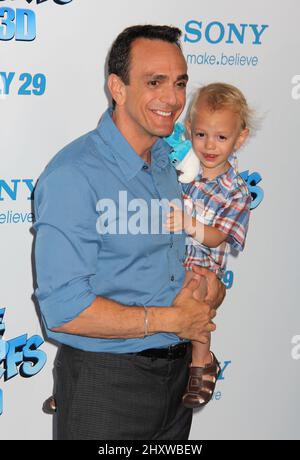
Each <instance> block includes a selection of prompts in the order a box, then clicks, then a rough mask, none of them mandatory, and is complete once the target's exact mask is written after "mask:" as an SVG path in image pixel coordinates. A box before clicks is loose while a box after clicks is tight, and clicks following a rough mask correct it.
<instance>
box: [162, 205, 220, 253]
mask: <svg viewBox="0 0 300 460" xmlns="http://www.w3.org/2000/svg"><path fill="white" fill-rule="evenodd" d="M172 207H173V209H174V211H173V212H172V213H169V214H168V216H167V221H166V224H165V228H166V229H167V230H169V231H171V232H179V231H180V230H184V231H185V232H186V233H187V234H188V235H189V236H191V237H193V238H194V239H195V240H197V241H198V242H199V243H202V244H204V245H205V246H207V247H209V248H216V247H217V246H219V245H220V244H221V243H223V241H225V240H226V238H227V236H228V235H227V234H226V233H224V232H221V231H220V230H218V229H217V228H215V227H211V226H209V225H205V224H202V222H199V221H198V220H197V219H196V217H192V216H190V215H189V214H187V213H185V212H184V211H182V210H181V209H180V208H178V207H177V206H175V205H172Z"/></svg>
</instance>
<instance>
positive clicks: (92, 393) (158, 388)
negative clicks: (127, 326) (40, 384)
mask: <svg viewBox="0 0 300 460" xmlns="http://www.w3.org/2000/svg"><path fill="white" fill-rule="evenodd" d="M190 361H191V347H189V348H188V350H187V352H186V354H185V356H184V357H181V358H177V359H174V360H168V359H165V358H157V359H153V358H150V357H145V356H139V355H135V354H113V353H92V352H85V351H81V350H77V349H74V348H71V347H68V346H65V345H63V346H62V347H61V348H60V350H59V352H58V356H57V359H56V364H55V374H56V390H55V397H56V401H57V413H56V415H55V420H54V423H56V433H57V439H59V440H71V439H72V440H187V439H188V436H189V432H190V427H191V422H192V410H191V409H186V408H185V407H184V406H183V405H182V403H181V398H182V395H183V393H184V390H185V387H186V384H187V381H188V365H189V363H190Z"/></svg>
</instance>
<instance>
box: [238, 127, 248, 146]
mask: <svg viewBox="0 0 300 460" xmlns="http://www.w3.org/2000/svg"><path fill="white" fill-rule="evenodd" d="M248 136H249V129H248V128H244V129H243V130H242V131H241V132H240V135H239V137H238V139H237V141H236V143H235V146H234V149H235V150H239V149H240V148H241V147H242V145H243V144H244V143H245V142H246V140H247V138H248Z"/></svg>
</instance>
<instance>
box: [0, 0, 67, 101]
mask: <svg viewBox="0 0 300 460" xmlns="http://www.w3.org/2000/svg"><path fill="white" fill-rule="evenodd" d="M50 1H51V2H53V3H55V4H56V5H67V4H69V3H71V2H72V0H24V5H28V4H29V5H30V6H33V5H41V4H42V3H45V2H47V3H50ZM13 6H14V0H0V41H3V42H9V41H10V40H16V41H17V42H18V41H20V42H32V41H34V40H35V39H36V30H37V18H36V13H35V11H33V10H31V9H28V8H13ZM45 91H46V75H45V74H43V73H41V72H38V73H35V74H33V73H31V72H22V73H20V74H18V73H16V72H14V71H12V70H11V69H9V70H6V69H2V68H1V67H0V100H3V99H6V98H7V96H9V95H10V94H16V95H18V96H42V95H43V94H45Z"/></svg>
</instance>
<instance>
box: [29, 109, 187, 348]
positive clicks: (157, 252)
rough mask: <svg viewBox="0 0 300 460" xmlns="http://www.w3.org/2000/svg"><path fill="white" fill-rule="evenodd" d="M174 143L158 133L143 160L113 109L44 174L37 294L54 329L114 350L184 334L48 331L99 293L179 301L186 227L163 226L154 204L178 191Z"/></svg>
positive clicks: (138, 301) (125, 300)
mask: <svg viewBox="0 0 300 460" xmlns="http://www.w3.org/2000/svg"><path fill="white" fill-rule="evenodd" d="M169 152H170V147H169V146H168V145H167V143H166V142H165V141H164V140H162V139H159V140H157V142H156V143H155V144H154V146H153V147H152V149H151V158H152V161H151V165H148V164H147V163H145V162H144V161H143V160H142V159H141V157H140V156H138V155H137V153H136V152H135V151H134V150H133V148H132V147H131V146H130V145H129V143H128V142H127V141H126V139H125V138H124V137H123V136H122V134H121V133H120V131H119V130H118V129H117V127H116V126H115V124H114V122H113V120H112V118H111V110H108V111H107V112H105V113H104V115H103V117H102V119H101V121H100V123H99V126H98V128H97V129H95V130H94V131H92V132H90V133H88V134H86V135H84V136H82V137H81V138H79V139H77V140H76V141H74V142H73V143H71V144H70V145H68V146H67V147H65V148H64V149H63V150H62V151H60V152H59V153H58V154H57V155H56V156H55V157H54V158H53V159H52V161H51V162H50V163H49V165H48V166H47V168H46V169H45V171H44V172H43V174H42V175H41V177H40V179H39V181H38V184H37V186H36V189H35V195H34V205H35V218H36V222H35V224H34V228H35V231H36V241H35V260H36V271H37V283H38V289H37V290H36V291H35V294H36V297H37V299H38V301H39V305H40V308H41V312H42V317H43V321H44V324H45V326H46V330H47V334H48V336H49V338H51V339H54V340H56V341H58V342H61V343H64V344H67V345H70V346H72V347H75V348H80V349H82V350H87V351H103V352H114V353H128V352H136V351H140V350H143V349H146V348H162V347H167V346H169V345H172V344H175V343H178V342H179V340H180V339H179V338H178V337H177V336H176V335H175V334H169V333H159V334H155V335H152V336H148V337H145V338H133V339H101V338H91V337H82V336H77V335H70V334H64V333H56V332H53V331H51V329H52V328H53V327H57V326H61V325H62V324H64V323H67V322H69V321H71V320H72V319H74V318H75V317H77V316H78V315H79V314H80V313H81V312H82V311H83V310H84V309H86V308H87V307H88V306H89V305H90V304H91V303H92V302H93V301H94V299H95V298H96V297H97V296H103V297H106V298H108V299H111V300H114V301H117V302H120V303H121V304H124V305H129V306H143V305H145V306H157V307H169V306H170V305H171V304H172V301H173V299H174V297H175V296H176V294H177V293H178V292H179V290H180V289H181V287H182V284H183V280H184V268H183V265H182V262H183V260H184V255H185V236H184V234H183V233H181V234H173V235H172V234H168V233H166V231H162V227H161V223H162V222H161V220H162V219H163V217H162V210H163V206H161V208H160V213H159V214H158V213H155V212H153V213H151V212H150V211H151V204H152V205H153V202H154V201H155V200H157V202H159V200H162V199H167V200H172V199H181V190H180V187H179V184H178V182H177V177H176V171H175V168H174V167H173V166H172V165H171V163H170V161H169V157H168V153H169ZM153 200H154V201H153ZM154 208H155V209H157V208H156V207H155V206H154ZM154 208H153V209H154ZM147 210H148V211H149V215H147ZM109 211H110V214H108V213H109ZM108 216H109V217H108ZM158 224H160V225H158ZM151 226H152V229H151ZM158 227H159V228H158ZM128 230H129V231H128ZM151 230H152V233H151Z"/></svg>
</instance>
